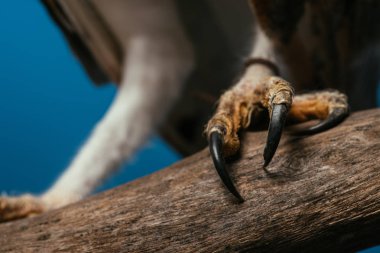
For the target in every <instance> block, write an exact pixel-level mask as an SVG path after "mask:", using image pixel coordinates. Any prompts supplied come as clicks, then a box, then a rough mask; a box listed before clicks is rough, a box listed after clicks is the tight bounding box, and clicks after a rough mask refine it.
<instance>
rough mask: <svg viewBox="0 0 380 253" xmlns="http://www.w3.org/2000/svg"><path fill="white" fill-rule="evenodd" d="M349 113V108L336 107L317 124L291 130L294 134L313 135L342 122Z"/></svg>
mask: <svg viewBox="0 0 380 253" xmlns="http://www.w3.org/2000/svg"><path fill="white" fill-rule="evenodd" d="M348 114H349V109H348V108H335V109H333V110H332V112H331V113H330V114H329V115H328V116H327V118H326V119H324V120H322V121H321V122H319V123H318V124H317V125H315V126H312V127H309V128H306V129H300V130H295V131H292V132H290V134H292V135H296V136H302V135H311V134H317V133H320V132H323V131H326V130H328V129H330V128H333V127H335V126H336V125H338V124H339V123H341V122H342V121H343V120H344V119H345V118H346V117H347V116H348Z"/></svg>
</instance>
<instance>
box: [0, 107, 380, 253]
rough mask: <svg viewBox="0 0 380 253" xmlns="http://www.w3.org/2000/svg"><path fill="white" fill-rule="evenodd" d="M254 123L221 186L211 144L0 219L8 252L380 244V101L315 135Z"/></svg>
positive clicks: (0, 246)
mask: <svg viewBox="0 0 380 253" xmlns="http://www.w3.org/2000/svg"><path fill="white" fill-rule="evenodd" d="M265 138H266V132H257V133H247V134H246V135H245V136H244V141H243V143H242V144H243V146H242V149H241V155H240V157H238V158H237V159H235V160H233V161H229V163H228V165H229V169H230V172H231V174H232V175H233V176H234V180H235V182H236V185H237V187H238V189H239V190H240V192H241V194H242V196H243V197H244V198H245V200H246V201H245V202H244V203H243V204H237V203H236V202H234V199H233V197H232V196H231V195H230V194H229V193H228V192H227V191H226V190H225V188H224V187H223V186H222V184H221V181H220V179H219V178H218V176H217V174H216V172H215V170H214V168H213V165H212V161H211V158H210V156H209V152H208V150H203V151H201V152H199V153H197V154H195V155H193V156H191V157H189V158H186V159H184V160H182V161H180V162H178V163H176V164H174V165H172V166H170V167H169V168H166V169H163V170H161V171H158V172H156V173H154V174H152V175H150V176H147V177H144V178H141V179H138V180H136V181H133V182H131V183H128V184H125V185H123V186H120V187H118V188H115V189H113V190H110V191H107V192H104V193H101V194H98V195H96V196H93V197H91V198H89V199H87V200H84V201H81V202H78V203H76V204H73V205H70V206H67V207H64V208H61V209H58V210H54V211H51V212H47V213H45V214H43V215H40V216H37V217H33V218H29V219H24V220H19V221H15V222H10V223H4V224H1V225H0V252H53V251H54V252H176V253H178V252H322V251H328V252H330V251H334V252H352V251H355V250H358V249H362V248H366V247H369V246H373V245H376V244H380V165H379V164H380V152H379V151H380V110H379V109H377V110H369V111H363V112H359V113H355V114H353V115H351V116H350V117H349V118H348V119H347V120H346V121H345V122H344V123H342V124H341V125H340V126H338V127H336V128H334V129H331V130H329V131H327V132H324V133H321V134H317V135H314V136H309V137H303V138H296V137H291V136H288V135H286V134H284V136H283V139H282V141H281V143H280V145H279V149H278V151H277V154H276V156H275V157H274V159H273V161H272V163H271V164H270V166H269V167H268V168H267V170H263V169H262V165H263V157H262V153H263V146H264V143H265ZM89 173H91V172H90V171H89Z"/></svg>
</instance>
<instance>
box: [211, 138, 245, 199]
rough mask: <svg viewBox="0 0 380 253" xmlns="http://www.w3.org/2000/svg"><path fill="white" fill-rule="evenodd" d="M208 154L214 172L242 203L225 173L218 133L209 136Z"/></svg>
mask: <svg viewBox="0 0 380 253" xmlns="http://www.w3.org/2000/svg"><path fill="white" fill-rule="evenodd" d="M209 147H210V154H211V157H212V161H213V162H214V166H215V169H216V171H217V172H218V174H219V177H220V178H221V179H222V182H223V184H224V185H225V186H226V188H227V189H228V190H229V191H230V192H231V193H232V195H234V196H235V197H236V199H237V200H238V201H239V203H243V202H244V199H243V197H242V196H241V195H240V193H239V192H238V190H237V189H236V187H235V185H234V184H233V182H232V180H231V177H230V175H229V174H228V172H227V169H226V164H225V161H224V158H223V136H222V135H221V134H220V133H218V132H212V133H211V134H210V144H209Z"/></svg>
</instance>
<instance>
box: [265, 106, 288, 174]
mask: <svg viewBox="0 0 380 253" xmlns="http://www.w3.org/2000/svg"><path fill="white" fill-rule="evenodd" d="M287 114H288V108H287V106H286V105H285V104H275V105H273V109H272V115H271V120H270V123H269V130H268V138H267V143H266V145H265V148H264V168H265V167H266V166H267V165H268V164H269V163H270V161H271V160H272V158H273V156H274V154H275V153H276V150H277V146H278V143H279V142H280V139H281V134H282V129H283V128H284V125H285V120H286V116H287Z"/></svg>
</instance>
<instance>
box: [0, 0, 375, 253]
mask: <svg viewBox="0 0 380 253" xmlns="http://www.w3.org/2000/svg"><path fill="white" fill-rule="evenodd" d="M0 31H1V33H0V128H1V131H0V175H1V176H0V193H7V194H11V195H17V194H22V193H25V192H32V193H41V192H43V191H44V190H46V189H47V188H48V187H49V186H50V185H51V184H52V182H54V180H55V179H56V178H57V177H58V176H59V174H60V173H61V172H62V171H63V170H64V169H65V168H66V167H67V165H68V164H69V163H70V160H71V158H73V157H74V156H75V154H76V152H77V151H78V149H79V147H80V146H81V145H82V144H83V142H84V141H85V140H86V137H87V136H88V135H89V134H90V132H91V130H92V128H93V126H94V125H95V123H96V122H97V121H98V120H99V119H101V117H102V115H103V114H104V112H105V111H106V109H107V107H108V105H109V104H110V103H111V101H112V98H113V96H114V94H115V88H114V87H113V86H112V85H107V86H105V87H102V88H96V87H95V86H94V85H92V83H91V81H90V80H89V79H88V77H87V76H86V74H85V72H84V71H83V70H82V67H81V66H80V64H79V63H78V61H77V60H76V59H75V57H74V56H73V54H72V53H71V51H70V50H69V48H68V47H67V44H66V43H65V41H64V39H63V36H62V34H61V33H60V31H59V30H58V28H57V27H56V26H55V25H54V24H53V22H52V21H51V19H50V18H49V17H48V15H47V14H46V12H45V9H44V8H43V7H42V5H41V4H40V3H39V1H21V0H12V1H10V0H9V1H2V7H1V9H0ZM178 159H180V156H179V155H178V154H176V153H175V151H173V150H171V149H170V147H169V146H168V145H166V144H165V143H164V142H163V141H162V140H161V139H160V138H159V137H157V136H155V137H153V138H152V139H151V140H150V141H149V142H148V143H147V144H146V145H145V147H143V148H142V149H141V150H140V151H139V152H138V154H137V155H136V156H135V157H134V158H133V159H132V160H131V161H129V162H128V164H126V165H125V166H124V168H123V169H121V170H120V171H119V173H118V175H116V176H114V177H112V178H111V179H109V180H108V181H107V183H106V184H105V185H104V186H103V187H102V189H107V188H111V187H113V186H116V185H119V184H122V183H125V182H128V181H130V180H133V179H135V178H138V177H141V176H144V175H147V174H149V173H151V172H153V171H155V170H158V169H160V168H163V167H165V166H167V165H169V164H171V163H173V162H174V161H177V160H178ZM365 252H380V247H378V248H377V250H376V249H372V250H367V251H365Z"/></svg>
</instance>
